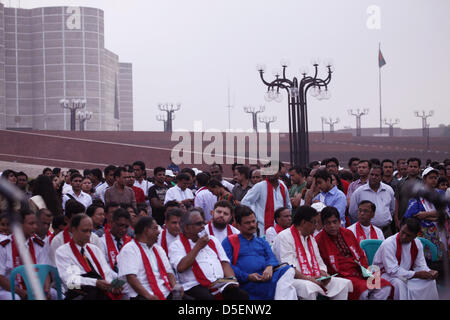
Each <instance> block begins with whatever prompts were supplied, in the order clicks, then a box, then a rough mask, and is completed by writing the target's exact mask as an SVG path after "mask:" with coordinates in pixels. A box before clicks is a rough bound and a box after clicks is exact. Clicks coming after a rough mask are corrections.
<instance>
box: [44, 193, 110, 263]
mask: <svg viewBox="0 0 450 320" xmlns="http://www.w3.org/2000/svg"><path fill="white" fill-rule="evenodd" d="M85 212H86V208H85V207H84V206H83V205H82V204H81V203H79V202H78V201H76V200H72V199H70V200H69V201H67V204H66V214H65V217H64V219H65V221H66V223H67V227H66V228H65V229H64V231H62V232H60V233H58V234H57V235H56V236H55V237H54V238H53V240H52V242H51V243H50V251H49V258H50V264H51V265H53V266H56V262H55V253H56V250H57V249H58V248H59V247H60V246H62V245H63V244H65V243H68V242H69V241H70V239H72V233H71V232H70V228H69V226H70V223H71V221H72V219H73V217H75V216H77V215H78V214H82V213H83V214H84V213H85ZM90 243H92V244H93V245H96V246H97V247H98V248H99V249H101V248H102V247H103V246H102V242H101V241H100V238H99V237H98V236H97V235H96V234H95V233H93V232H92V233H91V238H90Z"/></svg>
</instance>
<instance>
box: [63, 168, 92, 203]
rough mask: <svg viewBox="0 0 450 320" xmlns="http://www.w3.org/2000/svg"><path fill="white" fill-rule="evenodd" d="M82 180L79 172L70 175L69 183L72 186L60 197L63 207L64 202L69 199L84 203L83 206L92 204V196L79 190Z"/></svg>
mask: <svg viewBox="0 0 450 320" xmlns="http://www.w3.org/2000/svg"><path fill="white" fill-rule="evenodd" d="M82 180H83V176H82V175H81V174H79V173H74V174H72V175H71V176H70V184H71V186H72V190H70V191H68V192H67V193H66V194H65V195H64V196H63V199H62V206H63V209H64V208H65V205H66V202H67V200H69V199H74V200H76V201H78V202H80V203H81V204H82V205H84V207H85V208H87V207H89V206H90V205H91V204H92V197H91V196H90V195H88V194H87V193H86V192H83V191H82V190H81V181H82Z"/></svg>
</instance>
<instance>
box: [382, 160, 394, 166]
mask: <svg viewBox="0 0 450 320" xmlns="http://www.w3.org/2000/svg"><path fill="white" fill-rule="evenodd" d="M386 162H390V163H392V166H394V161H392V160H391V159H384V160H383V161H381V166H383V165H384V164H385V163H386Z"/></svg>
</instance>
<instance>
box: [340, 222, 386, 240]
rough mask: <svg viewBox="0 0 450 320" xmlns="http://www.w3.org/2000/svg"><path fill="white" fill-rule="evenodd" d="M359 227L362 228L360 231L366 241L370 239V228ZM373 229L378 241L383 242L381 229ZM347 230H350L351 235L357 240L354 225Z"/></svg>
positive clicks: (375, 227)
mask: <svg viewBox="0 0 450 320" xmlns="http://www.w3.org/2000/svg"><path fill="white" fill-rule="evenodd" d="M361 227H362V229H363V231H364V234H365V235H366V239H371V238H370V226H368V227H365V226H363V225H361ZM373 228H374V229H375V232H376V233H377V238H378V240H384V234H383V231H381V229H380V228H378V227H377V226H373ZM347 229H348V230H350V231H351V232H353V234H354V235H355V237H356V239H358V236H357V235H356V223H354V224H352V225H351V226H350V227H348V228H347Z"/></svg>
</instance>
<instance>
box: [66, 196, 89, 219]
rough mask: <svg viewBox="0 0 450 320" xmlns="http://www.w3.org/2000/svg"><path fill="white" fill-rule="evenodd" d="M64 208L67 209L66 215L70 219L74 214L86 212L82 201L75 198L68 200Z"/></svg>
mask: <svg viewBox="0 0 450 320" xmlns="http://www.w3.org/2000/svg"><path fill="white" fill-rule="evenodd" d="M64 209H65V210H64V213H65V216H66V217H67V218H69V219H71V218H72V217H73V216H74V215H76V214H78V213H83V214H84V213H85V212H86V208H85V206H84V205H83V204H82V203H80V202H78V201H77V200H74V199H69V200H67V202H66V206H65V208H64Z"/></svg>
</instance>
